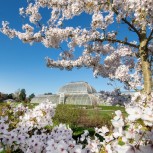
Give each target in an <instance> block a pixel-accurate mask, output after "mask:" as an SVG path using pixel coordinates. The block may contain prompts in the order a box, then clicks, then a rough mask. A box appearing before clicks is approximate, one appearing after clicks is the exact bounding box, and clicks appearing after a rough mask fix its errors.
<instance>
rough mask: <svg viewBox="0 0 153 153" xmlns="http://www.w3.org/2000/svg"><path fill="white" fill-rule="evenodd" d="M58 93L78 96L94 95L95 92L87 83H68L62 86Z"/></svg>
mask: <svg viewBox="0 0 153 153" xmlns="http://www.w3.org/2000/svg"><path fill="white" fill-rule="evenodd" d="M58 93H68V94H74V93H76V94H78V93H81V94H83V93H90V94H91V93H96V90H95V89H94V88H93V87H92V86H90V85H89V84H88V83H87V82H70V83H68V84H66V85H64V86H62V87H61V88H60V89H59V91H58Z"/></svg>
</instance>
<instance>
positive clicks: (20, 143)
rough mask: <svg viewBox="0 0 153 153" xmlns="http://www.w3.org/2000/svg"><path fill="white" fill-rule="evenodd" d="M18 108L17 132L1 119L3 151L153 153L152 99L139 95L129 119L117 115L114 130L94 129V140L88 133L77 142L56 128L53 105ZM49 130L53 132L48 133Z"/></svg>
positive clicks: (66, 130)
mask: <svg viewBox="0 0 153 153" xmlns="http://www.w3.org/2000/svg"><path fill="white" fill-rule="evenodd" d="M152 96H153V95H152ZM18 108H19V110H21V108H22V111H24V112H25V114H24V115H22V116H21V117H20V120H19V121H18V123H17V124H16V126H15V127H14V128H10V124H11V120H9V118H8V116H1V117H0V129H1V131H0V139H1V145H0V147H1V148H0V149H1V150H3V149H4V150H14V151H15V150H20V151H22V152H25V153H35V152H37V153H39V152H40V153H42V152H43V153H53V152H54V153H99V152H108V153H127V152H128V153H143V152H147V153H151V152H152V146H153V97H151V99H150V100H149V101H148V100H147V97H146V96H145V95H142V94H140V93H136V94H135V95H133V96H132V98H131V102H130V103H128V104H126V107H125V110H126V112H127V115H124V116H123V114H122V112H121V111H120V110H118V111H115V116H114V118H113V119H112V120H111V122H112V127H111V128H108V127H106V126H103V127H102V128H96V127H95V135H94V137H92V138H91V137H90V136H89V132H88V131H87V130H85V131H84V133H83V134H82V135H81V137H80V138H78V140H77V141H76V140H74V139H73V136H72V134H73V131H72V130H71V129H70V128H69V127H68V126H66V125H64V124H59V125H56V126H53V124H52V117H53V115H54V113H55V105H53V104H51V102H44V103H41V104H39V105H38V106H36V107H35V108H34V109H33V110H29V109H27V108H25V109H24V107H22V106H21V105H20V106H19V107H17V108H15V110H17V109H18ZM16 112H17V111H15V113H16ZM49 116H50V118H49ZM42 123H43V124H42ZM47 126H49V127H51V129H50V130H49V129H47V128H46V127H47ZM100 137H101V138H103V140H101V139H100Z"/></svg>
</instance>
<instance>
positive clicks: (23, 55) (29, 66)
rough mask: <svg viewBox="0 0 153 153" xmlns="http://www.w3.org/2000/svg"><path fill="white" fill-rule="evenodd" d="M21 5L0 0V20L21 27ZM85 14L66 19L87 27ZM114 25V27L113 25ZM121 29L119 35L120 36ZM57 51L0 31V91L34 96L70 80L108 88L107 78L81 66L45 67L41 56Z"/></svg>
mask: <svg viewBox="0 0 153 153" xmlns="http://www.w3.org/2000/svg"><path fill="white" fill-rule="evenodd" d="M24 5H25V0H1V5H0V23H1V22H2V21H3V20H5V21H9V22H10V26H11V27H12V28H15V29H19V30H20V29H21V27H22V23H24V21H23V20H22V19H21V18H20V16H19V13H18V10H19V8H20V7H22V6H24ZM84 17H85V15H82V16H81V17H79V18H78V17H77V18H75V22H74V20H73V22H72V21H70V22H67V24H68V25H72V26H76V25H77V24H78V25H79V22H80V23H82V25H83V26H88V27H89V25H88V23H89V20H87V18H86V20H85V19H84ZM114 28H116V27H114ZM124 32H126V31H124V30H123V32H122V35H124ZM58 52H59V51H58V50H54V49H47V48H45V47H44V46H43V45H42V44H34V45H32V46H31V45H29V44H24V43H22V42H21V41H20V40H18V39H17V38H15V39H12V40H11V39H9V38H8V37H7V36H5V35H3V34H2V33H0V92H4V93H13V92H15V91H16V90H17V89H22V88H24V89H26V92H27V94H28V95H29V94H31V93H35V95H38V94H43V93H45V92H52V93H56V92H57V91H58V89H59V87H61V86H62V85H64V84H65V83H68V82H72V81H86V82H88V83H89V84H91V85H92V86H93V87H95V89H97V91H100V90H112V89H113V88H112V87H111V86H108V85H107V82H108V80H107V79H103V78H101V77H99V78H94V77H93V73H92V71H91V70H89V69H86V68H82V69H79V70H77V69H74V70H72V71H66V70H63V71H61V70H58V69H49V68H47V67H46V63H45V57H47V56H48V57H53V58H54V57H56V56H57V55H58Z"/></svg>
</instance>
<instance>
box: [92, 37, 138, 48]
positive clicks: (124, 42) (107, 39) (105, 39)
mask: <svg viewBox="0 0 153 153" xmlns="http://www.w3.org/2000/svg"><path fill="white" fill-rule="evenodd" d="M95 41H100V42H104V41H109V42H112V43H120V44H124V45H128V46H130V47H134V48H139V46H138V45H135V44H131V43H129V42H126V41H122V40H117V39H110V38H104V39H100V38H99V39H95Z"/></svg>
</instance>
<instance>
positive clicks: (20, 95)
mask: <svg viewBox="0 0 153 153" xmlns="http://www.w3.org/2000/svg"><path fill="white" fill-rule="evenodd" d="M19 100H20V101H25V100H26V90H25V89H21V91H20V94H19Z"/></svg>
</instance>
